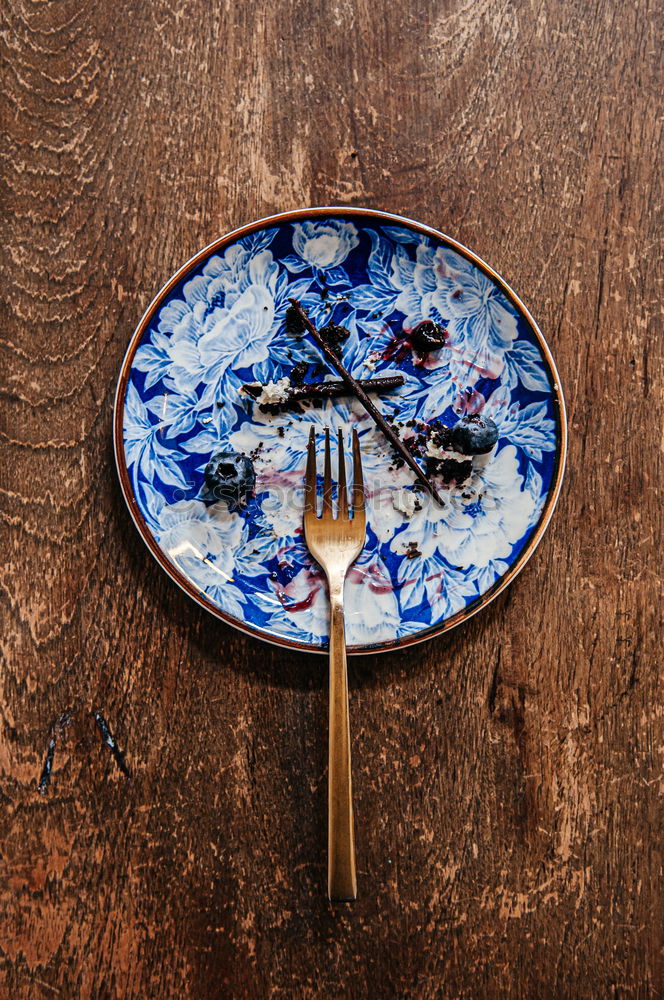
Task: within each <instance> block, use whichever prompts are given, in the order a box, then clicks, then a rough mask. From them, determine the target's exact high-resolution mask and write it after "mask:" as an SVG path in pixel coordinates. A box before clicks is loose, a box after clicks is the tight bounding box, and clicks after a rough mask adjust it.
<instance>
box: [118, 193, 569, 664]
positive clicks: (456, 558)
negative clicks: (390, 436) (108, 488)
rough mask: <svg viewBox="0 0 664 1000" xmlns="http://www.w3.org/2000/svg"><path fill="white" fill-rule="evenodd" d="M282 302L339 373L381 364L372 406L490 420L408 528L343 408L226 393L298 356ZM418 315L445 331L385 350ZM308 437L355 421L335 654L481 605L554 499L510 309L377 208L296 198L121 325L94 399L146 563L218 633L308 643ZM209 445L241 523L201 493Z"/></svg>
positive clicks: (541, 382) (426, 239)
mask: <svg viewBox="0 0 664 1000" xmlns="http://www.w3.org/2000/svg"><path fill="white" fill-rule="evenodd" d="M289 297H295V298H298V299H300V301H301V302H302V303H303V304H304V306H305V307H306V308H307V309H308V310H309V314H310V315H311V317H312V319H313V320H314V321H315V322H317V323H318V324H320V325H322V324H323V323H324V322H331V321H332V322H336V323H340V324H343V325H344V326H345V327H346V328H347V329H348V330H349V331H350V338H349V340H347V341H346V343H345V344H344V360H345V363H346V365H347V366H348V368H349V369H350V370H351V371H352V372H353V374H354V375H355V376H357V377H361V378H367V377H370V376H372V375H378V374H383V373H388V372H394V371H396V370H398V371H400V372H401V373H403V375H404V376H405V384H404V386H403V387H402V388H401V389H400V390H398V391H397V392H394V393H392V394H390V395H385V396H382V397H380V405H381V406H382V408H383V411H384V412H385V413H386V414H388V413H395V414H396V415H398V417H399V419H401V420H404V421H405V420H408V419H411V418H420V419H424V420H431V419H433V418H440V419H442V420H443V421H444V422H446V423H448V424H452V423H454V422H455V421H456V420H457V419H458V416H459V414H461V413H464V412H466V413H467V412H478V411H480V410H482V411H483V412H484V413H485V414H488V415H490V416H491V417H492V418H493V419H494V420H495V421H496V423H497V424H498V427H499V430H500V438H499V442H498V447H497V451H496V453H495V455H494V457H493V459H492V461H491V462H490V463H489V464H488V466H487V467H486V469H485V470H484V471H483V472H481V473H479V474H477V475H476V476H475V481H474V483H473V484H472V489H471V490H470V491H468V490H466V491H464V492H465V494H466V495H465V496H464V495H463V494H462V491H459V490H453V491H451V492H450V493H449V497H448V499H449V502H448V503H447V504H446V506H445V507H444V508H441V507H439V506H438V505H436V504H435V503H433V502H432V501H429V500H428V499H427V498H426V496H424V497H422V509H421V510H420V511H418V512H416V513H415V514H414V516H413V517H412V518H411V519H410V520H408V519H406V517H405V516H404V514H403V513H401V512H400V511H398V510H397V509H395V506H394V504H393V499H394V493H395V491H396V490H399V489H402V488H409V489H410V488H412V485H413V483H412V476H411V474H410V472H409V471H408V470H407V469H403V468H402V469H398V470H395V469H393V468H392V465H391V454H390V449H389V447H388V445H387V444H386V442H385V440H384V438H383V436H382V434H381V432H380V431H379V430H378V429H377V428H376V427H375V425H374V423H373V421H372V420H371V419H370V418H369V417H368V416H367V415H366V414H365V412H364V410H363V409H362V407H361V406H359V405H358V404H357V403H356V402H354V401H353V400H352V399H350V398H344V399H337V400H333V401H328V402H327V403H326V404H324V405H323V406H318V407H316V406H314V405H311V406H310V407H305V408H304V409H303V412H301V413H299V414H293V413H284V414H282V415H279V416H268V415H265V414H263V413H261V412H260V411H259V409H258V407H257V406H255V404H253V402H252V401H251V400H250V399H248V398H247V397H246V396H244V395H242V394H241V393H240V387H241V386H242V384H243V383H244V382H249V381H262V382H264V381H266V380H269V379H271V380H273V381H276V380H277V379H279V378H281V377H283V376H286V375H288V374H289V373H290V370H291V368H292V366H293V364H294V362H295V361H297V360H299V359H300V358H301V357H303V356H305V357H308V358H311V360H316V359H317V358H318V355H317V354H316V350H315V348H314V347H313V346H311V345H308V344H307V343H306V342H305V341H302V342H299V343H295V342H294V341H293V339H292V337H290V336H289V335H288V333H287V332H286V330H285V327H284V316H285V312H286V308H287V306H288V299H289ZM429 318H430V319H433V320H435V321H436V322H439V323H442V324H444V325H446V327H447V331H448V337H449V346H447V347H445V348H444V349H442V350H440V351H438V352H436V353H434V354H431V355H429V356H428V357H426V358H424V359H422V358H418V357H417V356H415V355H414V354H412V353H411V352H410V350H407V351H406V356H405V357H403V353H404V352H401V356H400V355H394V354H393V352H391V351H390V350H389V346H390V344H394V337H395V335H396V336H397V337H398V335H399V334H400V333H402V331H403V330H404V329H406V330H407V329H409V328H411V327H413V326H415V324H417V323H418V322H420V321H421V320H423V319H429ZM396 357H398V358H399V360H398V361H396V360H395V358H396ZM374 398H376V397H374ZM312 425H313V426H314V427H316V428H318V429H320V430H321V431H322V429H323V428H324V427H326V426H329V427H331V428H333V429H334V430H335V431H336V429H337V428H339V427H341V428H343V429H344V431H346V432H350V429H351V428H352V427H355V428H357V430H358V433H359V437H360V444H361V449H362V460H363V466H364V477H365V484H366V487H367V500H368V530H367V541H366V546H365V549H364V551H363V553H362V555H361V556H360V558H359V560H358V561H357V563H356V564H355V565H354V567H353V568H352V569H351V571H350V574H349V578H348V581H347V585H346V604H347V638H348V643H349V647H350V648H351V650H352V651H353V652H358V653H359V652H376V651H378V650H386V649H393V648H395V647H399V646H405V645H408V644H410V643H414V642H419V641H421V640H423V639H426V638H429V637H430V636H433V635H437V634H438V633H440V632H443V631H445V630H446V629H449V628H451V627H453V626H454V625H457V624H459V623H460V622H461V621H463V620H465V619H466V618H468V617H469V616H470V615H472V614H474V613H475V612H476V611H478V610H479V609H480V608H481V607H483V606H484V605H485V604H487V603H488V602H489V601H490V600H491V599H492V598H493V597H495V596H496V595H497V594H498V593H499V592H500V591H501V590H502V589H503V588H504V587H505V586H506V585H507V584H508V583H509V581H510V580H512V579H513V578H514V576H515V575H516V573H518V571H519V570H520V569H521V568H522V567H523V565H524V564H525V562H526V560H527V559H528V557H529V556H530V555H531V554H532V552H533V550H534V548H535V546H536V545H537V543H538V542H539V540H540V539H541V537H542V534H543V532H544V530H545V528H546V525H547V523H548V521H549V519H550V517H551V514H552V512H553V508H554V505H555V502H556V499H557V496H558V493H559V490H560V484H561V479H562V474H563V466H564V460H565V450H566V430H565V413H564V403H563V397H562V393H561V390H560V384H559V381H558V375H557V373H556V369H555V366H554V362H553V359H552V357H551V354H550V352H549V349H548V347H547V345H546V343H545V342H544V339H543V337H542V335H541V333H540V332H539V330H538V329H537V326H536V325H535V322H534V320H533V319H532V317H531V316H530V314H529V312H528V311H527V309H526V308H525V306H523V304H522V303H521V302H520V300H519V299H518V298H517V296H516V295H515V294H514V292H512V291H511V289H510V288H509V287H508V286H507V285H506V284H505V282H504V281H503V280H502V279H501V278H500V277H499V276H498V275H497V274H496V273H495V272H494V271H492V270H491V268H490V267H488V266H487V265H486V264H484V263H483V262H482V261H481V260H480V259H479V258H478V257H476V256H475V254H473V253H471V252H470V251H469V250H467V249H465V247H463V246H461V245H460V244H458V243H456V242H455V241H454V240H452V239H450V238H449V237H447V236H444V235H443V234H442V233H439V232H437V231H435V230H433V229H429V228H428V227H426V226H423V225H420V224H419V223H417V222H412V221H410V220H408V219H403V218H400V217H398V216H394V215H389V214H387V213H384V212H375V211H370V210H368V209H358V208H311V209H306V210H302V211H298V212H289V213H286V214H282V215H277V216H273V217H272V218H269V219H263V220H260V221H258V222H254V223H251V224H250V225H247V226H243V227H242V228H241V229H237V230H235V231H234V232H232V233H229V234H228V235H227V236H223V237H221V238H220V239H218V240H216V241H215V242H214V243H212V244H211V245H210V246H209V247H206V249H204V250H202V251H201V252H200V253H198V254H196V256H195V257H193V258H192V259H191V260H190V261H188V263H186V264H185V265H184V266H183V267H182V268H181V269H180V270H179V271H178V272H177V274H175V275H174V276H173V277H172V278H171V279H170V281H169V282H168V283H167V284H166V285H165V286H164V288H162V290H161V291H160V292H159V294H158V295H157V297H156V298H155V300H154V301H153V302H152V304H151V305H150V307H149V308H148V310H147V312H146V313H145V315H144V316H143V318H142V319H141V321H140V323H139V325H138V328H137V330H136V332H135V334H134V336H133V338H132V341H131V344H130V345H129V349H128V351H127V354H126V357H125V359H124V363H123V365H122V372H121V375H120V382H119V386H118V393H117V399H116V409H115V451H116V458H117V465H118V470H119V474H120V480H121V483H122V489H123V491H124V495H125V498H126V500H127V503H128V505H129V509H130V511H131V513H132V516H133V518H134V520H135V522H136V525H137V527H138V529H139V531H140V533H141V535H142V536H143V538H144V540H145V541H146V543H147V545H148V547H149V548H150V550H151V552H152V553H153V555H154V556H155V557H156V559H157V561H158V562H159V563H160V565H161V566H162V567H163V569H165V570H166V572H167V573H168V574H169V575H170V576H171V577H172V578H173V579H174V580H175V582H176V583H178V584H179V585H180V586H181V587H182V588H183V590H185V591H186V592H187V593H188V594H189V595H190V596H191V597H193V598H194V599H195V600H196V601H198V602H199V603H200V604H202V605H203V606H204V607H206V608H207V609H208V610H209V611H211V612H213V613H214V614H215V615H217V616H218V617H219V618H222V619H224V620H225V621H227V622H229V623H230V624H232V625H234V626H236V627H237V628H239V629H241V630H243V631H245V632H250V633H252V634H253V635H255V636H257V637H259V638H261V639H266V640H268V641H270V642H274V643H278V644H280V645H284V646H289V647H296V648H300V649H308V650H312V651H321V650H323V649H324V648H325V647H326V643H327V615H328V603H327V596H326V589H325V584H324V580H323V578H322V576H321V573H320V571H319V569H318V568H317V566H316V564H315V563H314V562H313V561H312V559H311V557H310V556H309V554H308V552H307V549H306V546H305V544H304V540H303V537H302V485H303V476H304V467H305V462H306V447H307V440H308V436H309V429H310V427H311V426H312ZM347 437H348V438H349V437H350V434H349V433H347ZM319 443H320V444H321V445H322V434H321V435H319ZM220 448H224V449H229V450H232V451H235V452H243V453H245V454H252V455H255V456H256V458H255V461H254V466H255V470H256V475H257V483H256V491H255V493H256V495H255V499H254V500H252V501H251V502H250V504H249V506H248V508H247V509H246V511H244V512H233V513H232V512H229V511H228V509H227V507H226V504H225V503H224V502H223V501H222V502H217V503H209V502H207V501H206V500H205V499H204V497H203V495H202V492H201V487H202V485H203V470H204V469H205V466H206V464H207V462H208V460H209V458H210V456H211V454H212V453H213V452H214V451H217V450H219V449H220ZM412 542H414V543H416V544H415V546H412V545H410V543H412ZM414 553H417V554H416V555H415V557H414V558H413V555H414Z"/></svg>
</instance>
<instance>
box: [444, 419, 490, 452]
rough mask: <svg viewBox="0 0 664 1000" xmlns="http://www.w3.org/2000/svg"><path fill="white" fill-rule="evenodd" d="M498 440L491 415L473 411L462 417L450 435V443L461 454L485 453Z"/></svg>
mask: <svg viewBox="0 0 664 1000" xmlns="http://www.w3.org/2000/svg"><path fill="white" fill-rule="evenodd" d="M497 440H498V428H497V427H496V425H495V423H494V422H493V420H492V419H491V417H483V416H482V414H481V413H474V414H473V415H472V416H470V417H462V418H461V420H459V421H458V422H457V423H456V424H455V425H454V427H453V428H452V433H451V435H450V444H451V445H452V447H453V448H454V449H455V450H456V451H459V452H461V453H462V454H463V455H486V453H487V452H489V451H491V449H492V448H493V446H494V445H495V443H496V441H497Z"/></svg>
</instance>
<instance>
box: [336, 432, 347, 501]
mask: <svg viewBox="0 0 664 1000" xmlns="http://www.w3.org/2000/svg"><path fill="white" fill-rule="evenodd" d="M337 506H338V514H337V517H339V518H343V520H344V521H347V520H348V493H347V492H346V458H345V455H344V436H343V433H342V431H341V428H339V485H338V487H337Z"/></svg>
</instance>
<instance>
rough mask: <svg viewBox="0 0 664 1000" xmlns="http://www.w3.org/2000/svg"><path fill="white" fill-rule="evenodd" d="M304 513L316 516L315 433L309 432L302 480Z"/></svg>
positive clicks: (312, 429)
mask: <svg viewBox="0 0 664 1000" xmlns="http://www.w3.org/2000/svg"><path fill="white" fill-rule="evenodd" d="M304 513H305V514H314V515H315V514H316V431H315V430H314V428H313V427H312V428H311V430H310V431H309V444H308V446H307V474H306V477H305V480H304Z"/></svg>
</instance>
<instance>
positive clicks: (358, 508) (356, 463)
mask: <svg viewBox="0 0 664 1000" xmlns="http://www.w3.org/2000/svg"><path fill="white" fill-rule="evenodd" d="M353 514H354V516H355V517H358V516H359V517H364V479H363V478H362V458H361V455H360V439H359V438H358V436H357V431H356V430H355V428H353Z"/></svg>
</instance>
